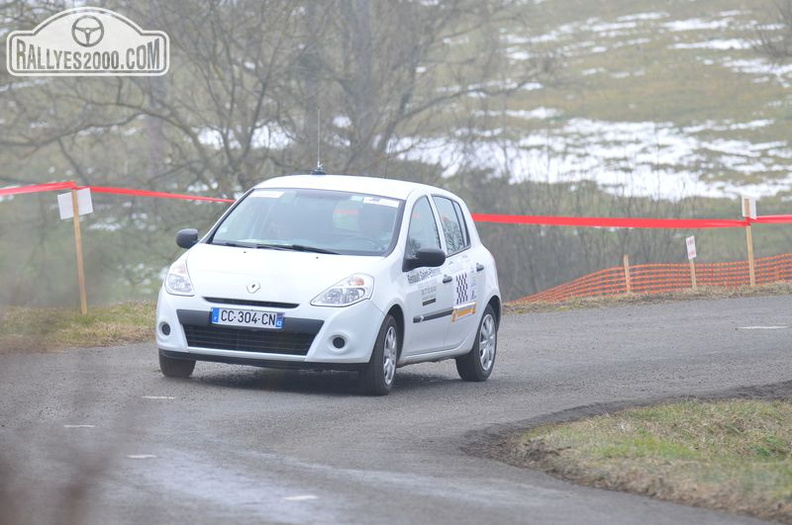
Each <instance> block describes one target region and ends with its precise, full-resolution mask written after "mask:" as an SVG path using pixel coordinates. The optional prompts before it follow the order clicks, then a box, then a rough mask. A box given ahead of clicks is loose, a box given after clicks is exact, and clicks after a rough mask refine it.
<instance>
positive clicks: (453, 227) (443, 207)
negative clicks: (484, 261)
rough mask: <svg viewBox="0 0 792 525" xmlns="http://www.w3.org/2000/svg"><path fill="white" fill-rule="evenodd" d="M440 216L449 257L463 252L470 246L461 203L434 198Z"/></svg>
mask: <svg viewBox="0 0 792 525" xmlns="http://www.w3.org/2000/svg"><path fill="white" fill-rule="evenodd" d="M432 198H433V199H434V202H435V206H437V211H438V213H439V214H440V223H441V224H442V225H443V235H444V236H445V241H446V247H447V248H448V255H453V254H455V253H458V252H461V251H462V250H464V249H465V248H467V247H469V246H470V239H469V238H468V231H467V227H466V226H465V219H464V216H463V215H462V208H461V207H460V206H459V203H456V202H454V201H452V200H451V199H447V198H445V197H432Z"/></svg>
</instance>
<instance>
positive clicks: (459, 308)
mask: <svg viewBox="0 0 792 525" xmlns="http://www.w3.org/2000/svg"><path fill="white" fill-rule="evenodd" d="M432 200H433V201H434V204H435V207H436V208H437V213H438V215H439V217H440V225H441V229H442V235H443V239H444V242H445V248H446V256H447V259H446V268H445V271H446V272H447V276H448V277H450V278H451V292H452V298H451V303H452V311H451V319H450V323H449V324H448V330H447V332H446V340H445V344H444V346H445V347H446V348H456V347H458V346H460V345H461V344H462V343H464V342H465V339H466V338H468V337H469V336H470V335H471V334H472V333H475V331H476V330H477V329H478V318H479V315H476V314H478V313H479V312H478V310H479V297H478V295H479V290H480V289H481V287H482V285H483V283H480V282H479V281H480V279H482V278H483V272H480V271H478V270H477V264H476V261H475V260H474V257H475V254H473V250H472V249H471V243H470V233H469V230H468V227H467V224H466V222H465V217H464V214H463V213H462V208H461V206H460V204H459V203H458V202H457V201H455V200H453V199H451V198H448V197H445V196H441V195H435V196H433V197H432Z"/></svg>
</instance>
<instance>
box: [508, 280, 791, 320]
mask: <svg viewBox="0 0 792 525" xmlns="http://www.w3.org/2000/svg"><path fill="white" fill-rule="evenodd" d="M768 295H792V283H786V282H779V283H772V284H764V285H760V286H755V287H753V288H752V287H750V286H740V287H736V288H723V287H719V286H708V287H705V286H699V287H698V288H697V289H696V290H693V289H686V290H680V291H676V292H668V293H655V294H621V295H611V296H602V297H584V298H576V299H570V300H567V301H560V302H536V303H527V302H523V301H520V300H517V301H511V302H508V303H504V305H503V308H504V311H505V312H506V313H511V314H522V313H538V312H560V311H565V310H579V309H581V308H608V307H612V306H626V305H640V304H653V303H665V302H670V301H690V300H712V299H729V298H734V297H763V296H768Z"/></svg>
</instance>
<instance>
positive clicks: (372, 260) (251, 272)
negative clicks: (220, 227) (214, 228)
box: [186, 243, 383, 304]
mask: <svg viewBox="0 0 792 525" xmlns="http://www.w3.org/2000/svg"><path fill="white" fill-rule="evenodd" d="M382 259H383V258H382V257H363V256H359V255H329V254H318V253H310V252H295V251H285V250H273V249H254V248H236V247H231V246H217V245H211V244H203V243H201V244H197V245H195V246H194V247H193V248H192V249H190V251H189V252H188V253H187V258H186V262H187V272H188V273H189V275H190V280H191V281H192V283H193V287H194V288H195V291H196V294H197V295H199V296H202V297H213V298H223V299H236V300H240V301H267V302H283V303H298V304H302V303H306V302H310V301H311V300H312V299H313V298H314V297H316V296H317V295H319V294H320V293H321V292H323V291H324V290H325V289H327V288H329V287H330V286H332V285H334V284H335V283H337V282H338V281H340V280H342V279H345V278H346V277H349V276H350V275H352V274H353V273H368V274H370V275H372V276H373V275H374V273H375V271H376V268H377V267H378V266H379V265H380V264H381V262H382ZM254 283H257V285H254ZM251 285H254V286H253V287H251ZM249 288H250V289H253V290H254V291H253V292H251V291H249Z"/></svg>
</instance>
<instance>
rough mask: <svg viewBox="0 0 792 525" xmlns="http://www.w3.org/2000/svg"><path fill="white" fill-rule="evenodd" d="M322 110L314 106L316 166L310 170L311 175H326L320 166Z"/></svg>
mask: <svg viewBox="0 0 792 525" xmlns="http://www.w3.org/2000/svg"><path fill="white" fill-rule="evenodd" d="M321 117H322V110H321V108H316V167H315V168H314V169H313V170H311V175H326V174H327V173H326V172H325V170H324V166H322V118H321Z"/></svg>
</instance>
